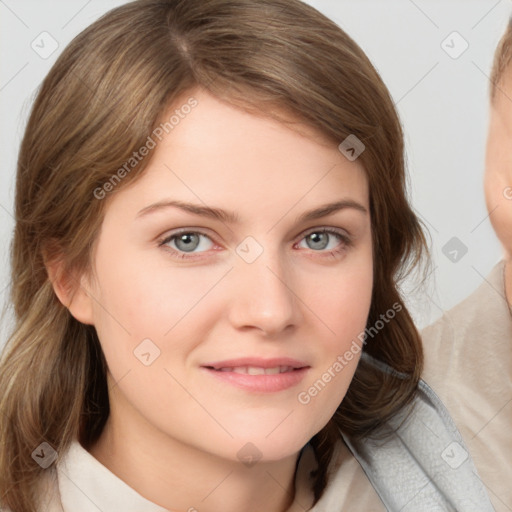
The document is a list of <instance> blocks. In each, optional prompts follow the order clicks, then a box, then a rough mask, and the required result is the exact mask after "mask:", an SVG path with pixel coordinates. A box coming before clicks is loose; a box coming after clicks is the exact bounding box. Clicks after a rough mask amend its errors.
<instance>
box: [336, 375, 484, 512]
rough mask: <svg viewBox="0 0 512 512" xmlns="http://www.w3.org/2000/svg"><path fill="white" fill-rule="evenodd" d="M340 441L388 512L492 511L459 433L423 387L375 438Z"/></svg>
mask: <svg viewBox="0 0 512 512" xmlns="http://www.w3.org/2000/svg"><path fill="white" fill-rule="evenodd" d="M342 437H344V440H345V442H346V443H347V445H348V446H349V448H350V450H351V451H352V453H353V454H354V456H355V457H356V459H357V460H358V461H359V463H360V464H361V466H362V468H363V470H364V472H365V473H366V476H367V477H368V479H369V480H370V482H371V483H372V485H373V486H374V488H375V490H376V491H377V493H378V494H379V496H380V498H381V500H382V501H383V503H384V504H385V505H386V507H388V509H390V510H400V511H401V512H413V511H417V510H446V511H448V510H453V506H454V505H455V509H456V510H468V509H470V510H479V511H481V512H487V511H488V512H492V511H493V510H494V509H493V508H492V505H491V503H490V501H489V497H488V495H487V492H486V490H485V488H484V486H483V484H482V482H481V480H480V479H479V477H478V476H477V472H476V469H475V466H474V464H473V461H472V460H471V457H470V456H469V454H468V450H467V449H466V446H465V445H464V442H463V440H462V437H461V435H460V433H459V431H458V430H457V428H456V426H455V424H454V422H453V420H452V419H451V417H450V415H449V413H448V411H447V410H446V408H445V407H444V405H443V403H442V402H441V400H440V399H439V398H438V397H437V395H436V394H435V393H434V391H433V390H432V389H431V388H430V387H429V386H428V385H427V384H426V383H425V382H424V381H420V383H419V386H418V393H417V395H416V397H415V398H414V400H413V402H412V404H411V406H410V407H409V408H407V409H403V410H402V411H401V412H400V413H399V414H397V415H396V416H395V417H393V419H392V420H391V421H389V422H388V423H387V424H386V425H384V426H383V428H382V430H380V431H379V435H374V436H370V437H367V438H364V439H363V440H359V441H353V440H351V439H347V438H346V437H345V436H343V434H342ZM436 507H437V508H436ZM440 507H442V508H440Z"/></svg>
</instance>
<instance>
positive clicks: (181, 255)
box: [158, 228, 353, 260]
mask: <svg viewBox="0 0 512 512" xmlns="http://www.w3.org/2000/svg"><path fill="white" fill-rule="evenodd" d="M313 233H328V234H329V235H334V236H336V237H339V239H340V240H341V243H340V246H339V247H338V248H336V249H334V250H331V251H315V250H314V249H311V251H313V252H317V253H318V254H319V255H320V257H322V258H329V259H336V258H339V257H340V255H341V254H342V253H344V252H345V251H346V250H347V249H350V248H351V247H352V245H353V242H352V239H351V237H350V236H349V235H347V234H346V233H345V232H343V231H341V230H337V229H334V228H315V229H311V230H309V231H308V232H306V233H305V234H304V235H302V237H301V238H300V239H299V241H298V242H297V243H299V242H301V241H302V240H303V239H304V238H306V237H308V236H309V235H312V234H313ZM184 234H192V235H201V236H205V237H206V238H208V239H210V240H211V241H212V242H214V240H212V239H211V237H210V236H209V235H207V234H206V233H203V232H202V231H193V230H190V229H182V230H180V231H177V232H175V233H173V234H172V235H168V236H166V237H165V238H164V239H162V240H159V241H158V246H159V247H162V248H163V249H164V250H166V251H169V252H170V253H171V254H172V256H173V257H176V258H178V259H182V260H184V259H188V260H197V259H201V258H203V256H193V254H194V253H186V252H182V251H177V250H176V249H173V248H171V247H167V246H166V244H168V243H169V242H171V241H172V240H174V239H175V238H178V237H179V236H180V235H184ZM214 243H215V242H214ZM205 252H206V251H205ZM199 254H201V253H199Z"/></svg>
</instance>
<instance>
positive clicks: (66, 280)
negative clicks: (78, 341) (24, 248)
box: [43, 256, 94, 325]
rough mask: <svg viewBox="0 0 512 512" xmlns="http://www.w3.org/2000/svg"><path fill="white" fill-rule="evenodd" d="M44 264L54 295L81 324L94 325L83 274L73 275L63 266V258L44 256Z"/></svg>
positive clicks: (90, 300)
mask: <svg viewBox="0 0 512 512" xmlns="http://www.w3.org/2000/svg"><path fill="white" fill-rule="evenodd" d="M43 259H44V264H45V267H46V271H47V272H48V277H49V279H50V282H51V284H52V287H53V291H54V292H55V295H56V296H57V298H58V299H59V301H60V302H61V303H62V304H63V306H64V307H65V308H66V309H68V310H69V312H70V313H71V315H73V317H74V318H76V320H78V321H79V322H81V323H83V324H88V325H94V322H93V308H92V298H91V296H90V294H89V292H88V290H87V288H86V287H87V282H86V279H85V278H84V277H83V276H77V275H74V273H71V272H69V271H68V270H67V269H66V268H65V263H64V260H63V258H61V257H59V256H54V257H53V258H52V259H51V260H48V259H47V258H46V257H44V258H43Z"/></svg>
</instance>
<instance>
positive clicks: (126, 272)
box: [54, 90, 373, 512]
mask: <svg viewBox="0 0 512 512" xmlns="http://www.w3.org/2000/svg"><path fill="white" fill-rule="evenodd" d="M194 97H195V98H196V99H197V100H198V106H197V107H196V108H194V109H193V111H192V112H191V113H190V114H189V115H188V116H187V117H186V118H185V119H183V120H182V121H181V122H180V124H179V125H177V126H176V127H175V128H174V130H173V131H172V132H170V133H169V135H168V136H166V137H165V138H164V139H163V140H162V142H160V143H159V144H158V145H157V147H156V148H155V149H154V150H153V156H152V159H151V162H150V164H149V166H148V167H147V169H146V170H145V172H144V174H143V175H142V177H141V178H140V179H138V180H136V181H135V182H133V183H131V184H130V185H129V186H127V187H125V188H123V189H121V190H120V191H118V192H117V193H115V194H112V196H111V197H109V198H107V199H106V200H108V205H107V208H106V214H105V218H104V221H103V224H102V229H101V233H100V235H99V238H98V240H97V241H96V244H95V248H94V251H93V272H92V275H85V274H84V275H82V276H79V277H78V278H79V279H80V280H81V284H82V286H81V287H80V288H79V289H77V290H76V293H75V294H74V295H73V296H72V297H71V298H70V297H69V296H66V295H65V291H64V290H65V289H66V286H65V285H64V284H62V286H61V284H59V282H57V281H56V282H55V284H54V286H55V289H56V291H57V294H58V295H59V297H60V298H61V300H62V301H63V302H64V303H65V304H66V305H67V306H68V307H69V310H70V311H71V313H72V314H73V315H74V316H75V318H77V319H78V320H80V321H81V322H84V323H87V324H91V325H94V326H95V328H96V330H97V333H98V336H99V339H100V342H101V346H102V349H103V351H104V354H105V357H106V360H107V363H108V367H109V373H108V383H109V398H110V403H111V414H110V417H109V420H108V422H107V424H106V427H105V429H104V431H103V433H102V435H101V437H100V439H99V441H98V442H97V443H96V444H95V445H94V446H92V447H90V448H89V451H90V452H91V453H92V454H93V455H94V456H95V457H96V458H97V459H98V460H99V461H100V462H101V463H103V464H104V465H105V466H106V467H107V468H109V469H110V470H111V471H112V472H113V473H115V474H116V475H118V476H119V477H120V478H121V479H122V480H124V481H125V482H126V483H128V485H130V486H131V487H133V488H134V489H135V490H136V491H138V492H139V493H140V494H141V495H142V496H144V497H146V498H147V499H149V500H151V501H153V502H155V503H157V504H158V505H160V506H162V507H164V508H167V509H169V510H189V509H190V508H191V507H195V508H196V509H197V510H200V511H201V512H213V511H218V510H223V511H224V512H234V511H237V512H239V511H240V510H243V511H246V512H252V511H254V512H256V511H261V510H266V511H269V512H277V511H285V510H294V511H295V510H296V511H299V510H300V511H302V510H304V508H303V506H304V503H301V504H299V503H296V502H294V499H293V497H294V495H295V490H294V475H295V464H296V461H297V456H298V454H299V452H300V450H301V448H302V447H303V446H304V445H305V444H306V443H307V442H308V441H309V439H310V438H311V437H313V436H314V435H315V434H316V433H317V432H318V431H319V430H321V429H322V428H323V427H324V426H325V425H326V423H327V422H328V421H329V419H330V418H331V417H332V415H333V413H334V412H335V410H336V408H337V407H338V405H339V403H340V402H341V401H342V399H343V397H344V396H345V394H346V391H347V388H348V386H349V384H350V381H351V379H352V377H353V374H354V371H355V369H356V365H357V362H358V360H359V355H356V356H355V357H354V359H352V361H350V362H349V363H348V364H347V365H346V366H345V367H344V368H343V370H342V371H340V372H339V373H338V374H337V375H336V377H335V378H333V379H332V380H331V382H329V383H328V384H327V387H326V389H325V390H323V391H321V392H320V393H318V395H317V396H315V397H314V398H312V399H311V401H310V402H309V403H308V404H307V405H304V404H302V403H300V402H299V401H298V398H297V396H298V394H299V392H302V391H304V390H307V389H308V388H309V387H310V386H311V385H312V384H313V383H314V382H315V381H317V380H318V379H319V378H321V376H322V374H324V372H325V371H326V370H327V369H328V368H330V367H332V365H333V363H334V362H335V361H336V358H337V357H338V356H339V355H341V354H343V353H344V352H345V351H346V350H348V349H349V348H350V346H351V343H352V342H353V340H354V339H356V337H357V335H358V334H359V333H360V332H361V331H363V330H364V328H365V325H366V319H367V316H368V311H369V308H370V302H371V292H372V285H373V281H372V276H373V260H372V239H371V222H370V214H369V192H368V182H367V178H366V174H365V172H364V169H363V167H362V165H361V164H360V163H359V161H358V160H356V161H354V162H350V161H348V160H347V159H346V158H345V157H344V156H343V155H342V154H341V153H340V152H339V151H338V149H337V147H336V145H335V144H332V143H331V142H328V141H326V140H324V139H323V138H322V137H321V136H320V135H319V134H318V133H316V132H315V131H313V130H312V129H310V128H308V127H307V126H299V125H296V126H295V128H300V130H298V129H292V128H291V127H290V125H285V124H284V123H279V122H277V121H275V120H272V119H270V118H268V117H263V116H256V115H254V114H249V113H247V112H244V111H242V110H240V109H236V108H234V107H232V106H230V105H228V104H227V103H222V102H220V101H218V100H217V99H215V98H213V97H212V96H210V95H209V94H208V93H206V92H204V91H201V90H197V91H194ZM171 110H173V109H171ZM169 199H173V200H180V201H185V202H193V203H195V204H199V205H203V206H204V205H205V204H206V205H208V206H211V207H217V208H223V209H225V210H229V211H232V212H235V213H236V214H237V216H238V217H239V223H238V224H231V223H229V222H223V221H220V220H217V219H211V218H206V217H203V216H200V215H197V214H192V213H187V212H185V211H182V210H180V209H178V208H176V207H167V208H161V209H157V210H154V211H153V212H152V213H147V214H145V215H142V216H140V217H137V215H138V212H139V211H140V210H142V209H144V208H147V207H148V206H149V205H151V204H153V203H156V202H159V201H163V200H169ZM339 200H351V201H354V202H357V203H358V204H359V205H360V206H362V207H363V208H364V210H365V211H360V210H358V209H356V208H352V207H347V208H344V209H341V210H338V211H336V212H334V213H331V214H329V215H327V216H323V217H321V218H318V219H316V220H310V221H307V222H299V221H298V217H299V216H300V215H301V214H302V213H304V212H306V211H309V210H312V209H315V208H318V207H319V206H320V205H324V204H326V203H331V202H335V201H339ZM324 227H327V228H332V229H338V230H340V231H341V232H342V233H344V234H345V235H347V236H349V238H350V240H351V242H350V243H348V244H347V243H345V242H344V241H343V240H342V239H341V238H339V237H338V236H337V235H327V236H325V235H324V237H325V239H326V240H327V242H326V245H327V247H326V248H320V249H319V248H318V245H314V244H312V240H311V237H310V236H306V235H311V233H312V232H315V229H317V228H324ZM179 228H186V229H187V230H188V232H190V231H192V232H194V231H200V232H202V233H204V234H206V235H207V237H208V238H202V241H201V243H200V244H199V246H198V247H197V248H196V249H195V253H193V254H192V255H191V253H190V252H184V251H182V254H183V253H184V254H185V256H187V258H188V259H180V258H178V257H177V256H176V255H174V254H173V253H172V252H171V248H172V249H174V250H175V251H176V252H179V248H178V246H177V245H176V240H175V241H174V242H168V243H167V245H166V246H164V245H160V243H161V241H162V240H163V239H164V238H166V237H168V236H169V235H171V234H173V233H175V232H176V231H177V230H178V229H179ZM248 236H251V237H253V238H254V239H255V240H256V241H257V243H258V244H259V245H260V246H261V248H262V249H263V252H262V254H261V255H260V256H259V257H258V258H257V259H256V260H255V261H253V262H252V263H247V262H246V261H245V260H244V259H243V258H242V257H240V256H239V255H238V254H237V252H236V248H237V246H239V244H240V243H241V242H242V241H244V239H245V238H246V237H248ZM311 245H312V247H311ZM180 247H181V248H182V246H180ZM242 247H244V246H243V244H242ZM251 250H252V249H251ZM334 250H338V251H339V252H337V253H335V255H334V256H333V255H329V254H328V253H330V252H332V251H334ZM191 256H192V257H191ZM146 338H149V339H151V340H152V342H153V343H155V345H156V346H158V348H159V350H160V356H159V357H158V358H157V359H155V360H154V362H153V363H152V364H151V365H149V366H145V365H144V364H142V363H141V362H140V361H139V360H138V359H137V358H136V357H135V356H134V353H133V352H134V349H135V348H136V347H137V346H138V345H139V344H140V343H141V341H142V340H144V339H146ZM245 356H257V357H265V358H271V357H282V356H287V357H292V358H295V359H299V360H301V361H303V362H306V363H307V365H309V366H310V368H309V370H308V371H307V374H306V376H305V377H304V379H303V381H302V382H301V383H300V384H298V385H297V386H294V387H292V388H290V389H286V390H283V391H279V392H274V393H262V392H249V391H246V390H242V389H239V388H235V387H234V386H232V385H231V384H226V383H224V382H222V381H219V380H218V379H216V378H214V377H213V376H212V375H210V374H209V373H208V372H205V371H204V370H202V369H201V368H200V366H201V364H204V363H206V362H209V361H210V362H211V361H219V360H226V359H230V358H235V357H245ZM247 443H252V445H254V446H256V447H257V449H258V451H259V452H260V453H261V459H260V460H259V461H258V462H257V463H256V464H255V465H253V466H251V467H247V466H246V465H244V464H242V463H241V462H240V460H239V458H238V457H237V452H238V451H239V450H240V449H241V448H242V447H243V446H244V445H246V444H247Z"/></svg>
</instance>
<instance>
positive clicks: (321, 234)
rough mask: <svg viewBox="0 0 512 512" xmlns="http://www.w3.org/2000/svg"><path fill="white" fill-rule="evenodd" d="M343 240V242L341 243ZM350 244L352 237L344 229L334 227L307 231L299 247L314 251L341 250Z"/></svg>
mask: <svg viewBox="0 0 512 512" xmlns="http://www.w3.org/2000/svg"><path fill="white" fill-rule="evenodd" d="M340 242H341V243H340ZM304 243H305V244H306V246H304ZM349 245H350V238H349V237H348V235H347V234H346V233H344V232H342V231H338V230H335V229H332V228H320V229H319V228H316V229H315V230H314V231H310V232H309V233H307V234H306V235H305V236H304V237H303V238H302V240H301V242H300V243H299V245H298V246H299V247H301V248H305V249H313V250H314V251H322V252H323V251H326V252H327V251H331V252H335V253H336V252H340V251H342V250H343V249H345V248H347V247H348V246H349Z"/></svg>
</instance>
